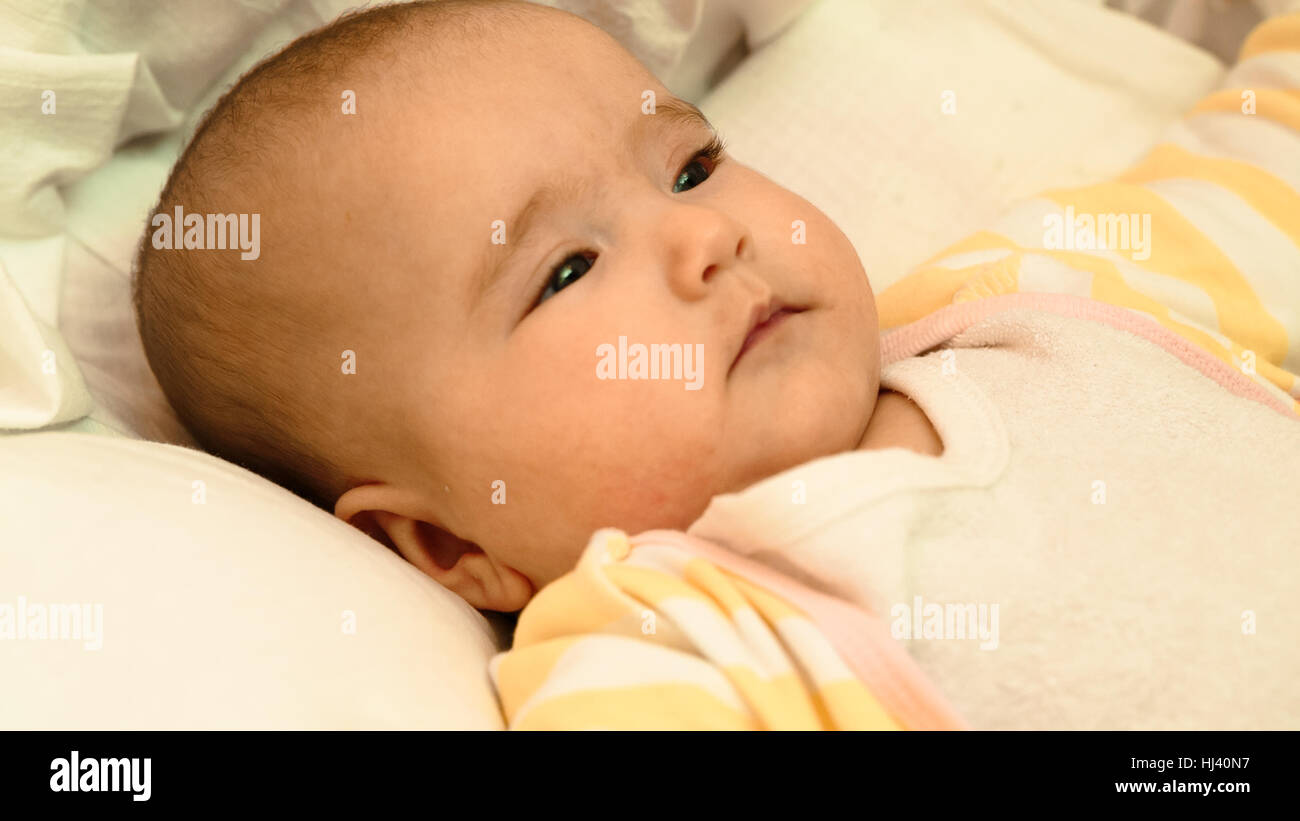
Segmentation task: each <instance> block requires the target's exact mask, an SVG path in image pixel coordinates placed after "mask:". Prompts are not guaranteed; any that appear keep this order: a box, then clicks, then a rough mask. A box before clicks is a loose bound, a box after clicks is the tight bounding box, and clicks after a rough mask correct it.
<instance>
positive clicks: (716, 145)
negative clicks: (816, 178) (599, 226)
mask: <svg viewBox="0 0 1300 821" xmlns="http://www.w3.org/2000/svg"><path fill="white" fill-rule="evenodd" d="M726 152H727V143H726V140H724V139H723V138H722V137H721V136H719V135H718V134H714V135H713V136H712V137H711V138H710V139H709V141H708V142H707V143H705V144H704V147H703V148H701V149H700V150H698V151H696V152H695V153H694V154H692V155H691V158H690V160H689V161H687V163H686V165H684V166H682V170H681V171H679V172H678V174H677V176H676V177H675V178H674V179H673V185H674V187H675V186H676V185H677V180H679V179H681V176H682V173H683V172H685V170H686V169H687V168H689V167H690V166H691V163H695V162H698V161H699V160H700V158H701V157H703V158H706V159H708V161H709V163H710V165H712V168H711V169H710V170H709V176H708V177H705V178H704V180H702V181H701V182H700V183H699V184H697V185H696V186H694V187H699V185H703V184H704V183H705V182H708V181H709V180H710V179H712V178H713V175H714V174H716V173H717V172H718V166H720V165H722V163H723V160H724V159H725V157H726ZM580 256H592V257H594V256H595V254H594V253H592V252H590V251H589V250H587V249H583V250H579V251H573V252H569V253H566V254H565V255H564V256H563V257H562V258H561V259H560V261H559V264H557V265H555V266H554V267H552V268H551V269H550V271H549V272H547V276H546V280H545V281H544V282H543V283H542V288H541V290H540V291H539V292H538V294H537V299H536V300H534V301H533V307H534V308H536V307H537V306H538V305H541V304H542V303H543V302H545V301H546V300H547V299H548V297H547V296H546V292H547V290H548V289H549V288H550V287H551V284H552V283H553V282H554V281H555V274H556V272H557V271H559V270H560V269H561V268H563V267H564V263H566V262H568V261H569V260H571V259H573V258H574V257H580ZM590 263H591V265H593V266H594V265H595V264H596V260H595V259H591V260H590ZM590 270H591V268H590V267H589V268H588V269H587V271H590ZM583 275H584V276H585V275H586V272H583ZM560 290H562V289H556V291H555V293H554V294H551V296H554V295H555V294H558V293H559V292H560Z"/></svg>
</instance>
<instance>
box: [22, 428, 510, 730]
mask: <svg viewBox="0 0 1300 821" xmlns="http://www.w3.org/2000/svg"><path fill="white" fill-rule="evenodd" d="M196 483H197V484H196ZM200 492H201V493H202V494H203V498H204V503H202V504H199V503H196V501H195V500H196V499H197V498H198V494H199V493H200ZM0 546H2V548H3V549H0V670H3V671H4V677H5V684H4V696H5V697H4V698H3V699H0V728H5V729H18V728H21V729H180V728H201V729H209V728H210V729H234V728H272V729H291V728H292V729H326V728H334V729H360V728H371V729H402V728H447V729H478V730H490V729H501V728H502V727H503V722H502V719H501V715H500V713H499V709H498V706H497V701H496V697H495V695H494V693H493V690H492V687H491V683H490V681H489V679H488V675H487V663H488V660H489V659H490V658H491V657H492V655H493V654H494V653H496V652H497V650H498V648H499V647H500V646H502V645H501V640H502V639H503V638H504V636H500V635H498V633H497V632H495V631H494V628H493V626H492V625H490V624H489V622H488V621H487V620H486V619H485V618H484V617H483V616H482V615H480V614H479V613H478V612H477V611H475V610H474V609H473V608H471V607H470V606H469V605H467V604H465V603H464V601H462V600H461V599H460V598H458V597H456V596H455V595H453V594H452V593H450V592H448V591H447V590H446V589H444V588H443V587H442V586H440V585H439V584H438V583H436V582H434V581H433V580H432V579H430V578H429V577H427V576H425V575H424V574H422V573H421V572H420V571H418V570H416V569H415V567H413V566H412V565H411V564H409V563H407V562H406V561H404V560H402V559H401V558H399V557H398V556H396V555H395V554H393V553H392V552H391V551H389V550H387V549H386V548H384V547H383V546H381V545H380V544H379V543H377V542H375V541H374V540H372V539H370V538H369V537H367V536H365V535H364V534H362V533H361V532H360V531H358V530H356V529H355V528H352V527H350V526H348V525H346V524H344V523H343V522H341V521H339V520H338V519H335V518H334V517H332V516H330V515H328V514H326V513H324V512H323V511H321V510H318V509H317V508H315V507H313V506H311V505H310V504H307V503H306V502H303V501H302V500H300V499H298V498H297V497H296V496H294V495H293V494H291V493H289V492H288V491H286V490H283V489H281V488H279V487H277V486H276V485H274V484H272V483H270V482H268V481H266V480H264V479H262V478H260V477H258V476H256V475H254V474H252V473H250V472H248V471H245V470H243V469H241V468H237V467H234V466H233V465H230V464H229V463H227V462H224V461H221V460H219V459H216V458H214V457H211V456H208V455H206V454H203V453H199V452H197V451H193V450H188V449H185V448H179V447H173V446H170V445H160V444H155V443H150V442H141V441H135V440H131V439H124V438H111V437H103V436H91V435H85V434H72V433H51V432H42V433H31V434H22V435H17V436H9V437H0ZM20 604H21V605H22V609H23V610H24V611H25V612H26V613H27V617H26V618H25V619H23V621H25V623H26V624H28V625H31V624H32V623H33V622H34V620H35V619H36V618H37V616H36V612H37V610H44V611H45V612H46V613H47V614H48V612H49V608H50V606H51V605H55V604H58V605H71V604H76V605H89V606H90V611H89V612H90V613H91V614H93V612H94V607H95V606H99V607H100V608H101V612H102V631H100V632H99V638H98V639H96V638H95V635H94V633H95V631H94V630H93V629H89V628H93V626H94V622H95V619H94V617H93V615H92V618H91V620H90V621H89V622H88V623H86V624H83V625H80V629H81V630H82V631H83V632H81V633H79V634H77V636H76V637H73V638H66V639H54V638H44V639H40V638H31V637H30V636H29V637H27V638H19V632H20V631H19V628H18V624H17V621H18V620H19V617H18V615H17V613H16V610H17V609H18V608H19V605H20ZM349 613H350V614H352V615H353V616H354V618H355V630H354V631H353V632H349V630H348V626H349V622H348V619H349V618H350V617H349ZM73 626H74V625H73V624H72V623H71V622H69V623H68V625H67V627H68V630H69V633H71V628H72V627H73ZM28 632H29V633H30V631H28ZM96 643H99V644H100V645H101V646H100V647H99V648H98V649H93V648H94V645H95V644H96ZM87 644H89V645H90V647H91V649H87Z"/></svg>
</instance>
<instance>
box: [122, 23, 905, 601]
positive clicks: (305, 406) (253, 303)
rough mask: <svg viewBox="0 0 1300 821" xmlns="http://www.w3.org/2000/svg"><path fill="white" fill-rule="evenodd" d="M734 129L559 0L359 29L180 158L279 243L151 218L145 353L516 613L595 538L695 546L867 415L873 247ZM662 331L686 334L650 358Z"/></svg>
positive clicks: (248, 456) (170, 208)
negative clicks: (669, 536)
mask: <svg viewBox="0 0 1300 821" xmlns="http://www.w3.org/2000/svg"><path fill="white" fill-rule="evenodd" d="M353 111H354V112H355V113H352V112H353ZM714 136H715V135H714V133H713V131H712V129H711V127H710V126H709V124H708V123H707V122H706V121H705V120H704V119H703V118H702V117H701V116H700V115H699V113H698V112H697V111H696V109H695V108H694V107H692V106H690V105H687V104H684V103H682V102H680V101H677V100H676V99H675V98H673V96H672V95H671V94H670V92H669V91H668V90H667V89H666V88H665V87H664V86H663V85H661V84H660V83H659V82H658V81H657V80H656V79H655V77H654V76H653V75H652V74H650V73H649V72H648V71H647V70H646V68H645V67H644V66H643V65H641V64H640V63H639V62H638V61H637V60H636V59H635V58H634V57H633V56H632V55H631V54H630V53H628V52H627V51H626V50H625V49H623V48H622V47H621V46H620V45H619V44H618V43H617V42H616V41H615V40H614V39H612V38H611V37H610V36H608V35H607V34H605V33H604V32H602V31H601V30H600V29H599V28H597V27H595V26H593V25H591V24H589V23H587V22H585V21H583V20H582V19H581V18H578V17H576V16H573V15H570V14H567V13H565V12H561V11H556V10H553V9H549V8H546V7H542V6H535V5H530V4H527V3H519V2H460V0H443V1H442V2H435V3H431V4H411V5H397V6H385V7H379V8H376V9H371V10H368V11H365V12H362V13H359V14H355V15H352V16H349V17H345V18H343V19H342V20H340V21H339V22H336V23H334V24H332V25H330V26H328V27H326V28H325V29H322V30H321V31H320V32H317V33H315V34H312V35H309V36H307V37H305V38H303V39H300V40H298V41H297V42H295V43H294V44H292V45H291V46H289V47H288V48H287V49H285V50H284V51H283V52H281V53H280V54H278V55H276V56H275V57H273V58H271V59H270V60H269V61H267V62H265V63H263V64H261V65H260V66H259V67H258V68H256V69H254V70H253V71H252V72H250V73H249V74H247V75H245V77H244V78H243V79H241V80H240V82H239V84H238V85H236V86H235V88H234V89H232V90H231V91H230V92H229V93H227V94H226V95H225V97H224V98H223V99H222V100H221V101H220V102H219V103H218V104H217V105H216V106H215V107H214V109H213V111H212V112H211V113H210V114H209V115H208V117H207V119H206V120H205V122H204V123H203V125H202V126H201V127H200V128H199V130H198V131H197V133H196V135H195V137H194V139H193V140H192V141H191V144H190V146H189V147H188V148H187V149H186V151H185V153H184V155H183V156H182V157H181V159H180V160H179V161H178V163H177V165H176V167H175V169H174V170H173V172H172V176H171V179H170V180H169V181H168V184H167V186H166V188H165V189H164V191H163V194H162V197H161V200H160V202H159V206H158V211H157V213H158V214H168V215H171V214H173V213H174V212H175V208H176V207H177V206H181V207H182V208H183V213H185V214H231V213H234V214H241V213H242V214H258V215H259V217H260V236H259V240H260V249H259V250H260V254H259V255H258V256H257V258H256V259H242V258H241V253H240V251H239V250H238V249H235V250H210V249H209V250H202V249H198V248H190V249H179V248H177V249H167V248H157V247H155V245H156V244H157V243H155V242H153V241H151V237H153V236H155V235H157V234H158V231H156V230H154V228H151V229H150V234H147V235H146V237H145V241H144V243H143V244H142V248H141V254H140V259H139V260H138V264H137V275H136V286H135V289H136V294H135V297H136V306H137V312H138V317H139V323H140V331H141V336H142V338H143V341H144V346H145V351H146V353H147V355H148V358H149V362H150V365H151V366H152V368H153V370H154V372H155V374H157V376H158V379H159V381H160V383H161V384H162V387H163V389H164V391H165V393H166V395H167V397H168V399H169V400H170V402H171V403H172V405H173V406H174V408H175V409H176V411H177V413H178V415H179V416H180V418H181V420H182V421H183V422H184V423H185V424H186V426H187V427H188V428H189V430H190V431H191V433H192V434H193V435H194V437H195V438H196V440H197V441H198V442H199V443H200V444H202V445H203V446H204V447H205V448H207V449H208V450H210V451H212V452H213V453H215V454H217V455H219V456H222V457H224V458H226V459H229V460H231V461H234V462H236V463H239V464H242V465H245V466H247V467H249V468H251V469H253V470H255V471H257V472H259V473H261V474H263V475H265V476H267V477H269V478H271V479H273V480H275V481H277V482H279V483H281V484H283V485H285V486H286V487H289V488H291V489H293V490H294V491H296V492H298V493H299V494H300V495H303V496H304V497H306V498H308V499H310V500H312V501H313V502H315V503H316V504H318V505H320V506H322V507H325V508H326V509H329V510H332V511H333V512H334V513H335V514H336V515H338V516H339V517H341V518H343V519H344V520H347V521H349V522H351V523H353V524H354V525H356V526H357V527H359V528H361V529H363V530H365V531H366V532H368V533H370V534H371V535H373V536H375V537H376V538H377V539H379V540H381V541H383V542H385V543H386V544H388V545H389V546H391V547H393V548H395V549H396V550H397V551H399V552H400V553H401V555H403V556H404V557H406V558H407V559H408V560H410V561H411V562H412V563H413V564H415V565H416V566H417V567H419V568H420V569H421V570H423V571H424V572H426V573H428V574H429V575H430V576H432V577H434V578H435V579H437V580H438V581H440V582H441V583H442V584H444V585H445V586H446V587H448V588H450V589H451V590H453V591H454V592H456V593H457V594H459V595H461V596H462V597H463V598H465V599H466V601H468V602H469V603H470V604H471V605H473V606H475V607H478V608H481V609H488V610H503V611H512V610H516V609H518V608H520V607H522V606H523V605H524V604H525V603H526V602H527V600H528V598H529V597H530V596H531V595H532V593H533V592H534V591H535V590H536V589H537V588H539V587H541V586H542V585H544V584H546V583H548V582H549V581H551V580H553V579H555V578H557V577H558V576H560V575H562V574H564V573H565V572H567V571H568V570H569V569H571V568H572V567H573V565H574V563H575V560H576V558H577V556H578V555H579V554H580V553H581V551H582V549H583V548H584V547H585V545H586V543H587V540H588V538H589V537H590V535H591V533H592V531H593V530H595V529H597V528H600V527H605V526H612V527H619V528H622V529H624V530H626V531H628V532H637V531H641V530H645V529H648V528H659V527H668V528H679V529H684V528H686V527H687V526H689V525H690V524H691V522H692V521H693V520H694V519H695V518H696V517H697V516H698V515H699V514H700V513H702V512H703V510H704V508H705V507H706V506H707V505H708V502H709V499H710V497H712V496H713V495H715V494H718V493H723V492H730V491H736V490H739V489H741V488H743V487H744V486H746V485H748V484H750V483H752V482H754V481H756V480H758V479H761V478H763V477H765V476H768V475H771V474H773V473H775V472H778V471H780V470H783V469H785V468H788V467H791V466H794V465H796V464H798V463H800V462H804V461H807V460H809V459H812V458H816V457H818V456H824V455H829V454H832V453H837V452H840V451H843V450H847V449H851V448H853V447H854V446H855V445H856V444H857V443H858V441H859V439H860V438H861V436H862V432H863V429H864V428H865V426H866V424H867V421H868V419H869V418H870V416H871V413H872V410H873V408H874V405H875V401H876V395H877V390H878V380H879V370H880V358H879V347H878V331H877V324H876V322H877V320H876V312H875V304H874V302H873V299H872V295H871V290H870V286H869V284H868V281H867V277H866V274H865V272H864V271H863V269H862V266H861V264H860V262H859V261H858V257H857V255H856V253H855V252H854V250H853V248H852V246H851V245H850V243H849V241H848V239H847V238H846V237H845V236H844V235H843V234H842V233H841V232H840V231H839V229H837V228H836V227H835V225H834V224H833V223H831V222H830V220H829V219H827V217H826V216H825V215H823V214H822V213H821V212H820V211H818V210H817V209H816V208H815V207H814V206H812V205H811V204H810V203H808V202H806V201H805V200H803V199H801V198H800V197H798V196H796V195H795V194H793V193H791V192H790V191H787V190H786V189H784V188H782V187H780V186H778V185H776V184H775V183H773V182H772V181H771V180H768V179H767V178H766V177H764V176H762V175H761V174H759V173H757V172H755V171H753V170H751V169H749V168H746V167H745V166H744V165H741V164H740V163H738V162H736V161H735V159H733V158H727V157H723V158H721V159H720V161H719V160H717V159H714V158H712V157H711V156H709V152H707V151H706V150H705V149H706V147H708V146H709V145H710V143H711V141H712V140H713V138H714ZM824 162H825V167H826V170H827V173H834V163H835V158H834V157H827V158H825V161H824ZM152 224H153V225H154V226H155V227H156V226H157V225H158V222H157V221H155V222H154V223H152ZM180 228H181V227H180V226H176V229H177V236H178V237H179V236H180ZM195 234H196V235H197V234H198V231H197V230H196V231H195ZM196 238H197V237H196ZM777 309H783V310H784V311H786V312H783V313H780V314H778V315H777V316H776V317H774V320H775V321H774V322H773V323H772V324H770V325H767V326H764V327H763V328H760V329H759V332H758V333H754V334H752V335H751V329H753V328H754V326H755V323H756V322H758V321H760V320H762V319H764V318H766V317H767V316H768V315H769V314H770V313H771V312H772V311H773V310H777ZM747 340H748V341H749V342H750V344H749V345H748V346H746V341H747ZM638 345H644V346H646V351H645V353H646V354H649V353H651V352H652V350H651V348H650V346H652V345H660V346H669V345H675V346H677V347H676V348H655V349H653V354H654V359H655V360H656V361H655V362H654V363H653V367H654V369H653V370H651V367H652V365H651V363H649V357H648V356H644V357H643V356H642V353H643V352H642V351H641V350H640V349H638V348H637V346H638ZM742 348H745V351H744V355H743V356H739V354H740V353H741V350H742ZM688 355H689V359H688V358H687V357H688ZM620 360H621V361H620ZM674 360H675V361H674ZM624 363H626V365H627V368H626V370H622V369H621V366H622V365H623V364H624ZM674 365H678V366H680V370H678V371H674V369H673V366H674ZM642 366H644V371H643V370H642ZM656 374H657V375H658V376H659V378H657V379H656V378H644V377H646V376H653V375H656ZM610 377H612V378H610ZM620 377H623V378H620ZM637 377H639V378H637ZM678 377H680V378H678Z"/></svg>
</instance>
